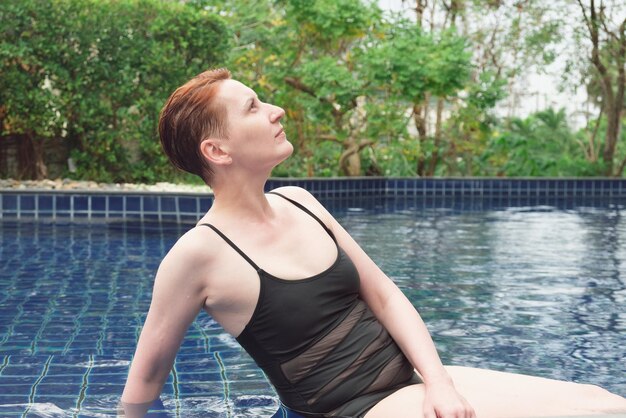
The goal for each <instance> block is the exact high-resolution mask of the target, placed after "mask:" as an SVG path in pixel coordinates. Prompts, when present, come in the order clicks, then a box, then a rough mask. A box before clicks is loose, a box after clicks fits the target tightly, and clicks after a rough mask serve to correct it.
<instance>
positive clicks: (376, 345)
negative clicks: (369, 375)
mask: <svg viewBox="0 0 626 418" xmlns="http://www.w3.org/2000/svg"><path fill="white" fill-rule="evenodd" d="M389 342H390V339H389V337H388V334H387V331H386V330H385V328H383V327H381V331H380V333H378V335H377V336H376V338H375V339H374V340H373V341H372V342H371V343H370V344H369V345H368V346H367V347H366V348H365V350H363V352H362V353H361V354H360V355H359V357H358V358H357V359H356V360H355V361H354V362H352V364H351V365H350V366H349V367H348V368H347V369H346V370H344V371H343V372H341V373H340V374H339V375H337V377H335V378H334V379H333V380H331V381H330V382H328V384H326V385H325V386H324V387H322V388H321V389H320V390H319V391H318V392H317V393H316V394H315V395H313V397H312V398H311V399H309V400H308V401H307V403H308V404H309V405H312V404H314V403H315V402H317V401H318V400H319V398H321V397H322V396H324V395H326V394H327V393H328V392H330V391H331V390H333V389H334V388H335V387H336V386H337V385H339V384H341V383H342V382H343V381H344V380H345V379H346V378H347V377H348V376H350V375H351V374H352V373H354V372H355V371H356V370H357V369H358V368H359V367H360V366H361V365H362V364H363V363H364V362H365V361H367V360H368V359H370V358H371V356H372V355H373V354H375V353H376V352H377V351H378V350H380V349H382V348H385V347H386V346H387V345H388V344H389Z"/></svg>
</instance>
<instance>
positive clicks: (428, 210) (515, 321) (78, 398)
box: [0, 196, 626, 417]
mask: <svg viewBox="0 0 626 418" xmlns="http://www.w3.org/2000/svg"><path fill="white" fill-rule="evenodd" d="M325 203H326V204H327V205H328V206H329V207H330V208H331V210H332V211H333V213H334V214H335V215H336V216H337V217H338V219H339V220H340V222H341V223H342V224H343V225H344V226H345V227H346V228H347V229H348V230H349V231H350V232H351V233H352V234H353V236H354V237H355V238H356V239H357V241H359V242H360V243H361V244H362V245H363V247H364V248H365V249H366V251H367V252H368V253H369V254H370V255H371V257H372V258H373V259H374V260H375V261H377V262H378V263H379V264H380V265H381V267H382V268H383V269H384V270H385V271H386V272H387V273H388V274H389V275H390V276H391V277H392V278H393V279H394V280H395V281H396V282H397V283H398V285H399V286H400V287H401V288H402V289H403V291H404V292H405V293H406V294H407V295H408V296H409V298H410V299H411V301H412V302H413V303H414V304H415V306H416V307H417V308H418V309H419V311H420V313H421V314H422V316H423V317H424V320H425V321H426V323H427V325H428V326H429V328H430V330H431V332H432V333H433V337H434V339H435V342H436V345H437V347H438V349H439V352H440V354H441V356H442V358H443V360H444V362H445V363H453V364H462V365H468V366H476V367H485V368H492V369H497V370H504V371H512V372H520V373H529V374H534V375H540V376H545V377H551V378H557V379H567V380H575V381H581V382H588V383H595V384H599V385H601V386H604V387H606V388H608V389H609V390H611V391H613V392H616V393H619V394H621V395H622V396H624V395H626V361H625V360H626V337H625V335H626V308H625V306H626V303H625V302H626V279H625V278H624V273H623V271H625V270H624V268H623V265H624V263H626V221H624V216H625V215H626V209H625V208H626V199H624V198H616V199H610V200H598V199H594V200H593V201H590V200H588V199H583V198H580V199H574V200H571V199H555V200H548V199H538V200H537V199H530V200H529V199H519V200H518V201H517V202H516V203H515V204H514V205H511V204H510V202H504V203H503V202H499V201H495V202H494V201H485V200H481V201H480V204H479V205H476V206H474V205H470V204H468V203H467V201H464V202H463V203H462V204H460V203H459V201H458V200H449V199H446V198H443V197H442V198H433V199H423V198H416V197H402V196H396V197H390V198H374V197H370V198H368V197H363V198H350V199H348V198H343V199H337V198H328V199H326V201H325ZM191 225H192V224H190V223H189V222H181V223H175V222H155V221H146V222H140V221H137V220H103V219H100V220H99V219H90V220H86V219H72V220H71V221H70V219H56V220H55V221H49V220H45V219H42V220H33V219H22V220H18V219H8V220H7V219H5V220H2V221H1V222H0V239H1V245H0V416H3V417H4V416H7V417H8V416H29V417H30V416H33V417H36V416H41V417H78V416H80V417H108V416H114V415H113V411H114V405H115V403H116V401H117V398H118V397H119V395H120V394H121V391H122V388H123V384H124V380H125V375H126V372H127V368H128V365H129V362H130V358H131V356H132V353H133V351H134V347H135V342H136V338H137V336H138V333H139V330H140V326H141V324H142V322H143V319H144V317H145V313H146V311H147V308H148V304H149V296H150V290H151V282H152V279H153V275H154V272H155V270H156V268H157V266H158V263H159V261H160V259H161V257H162V256H163V255H164V254H165V252H166V251H167V249H168V248H169V247H170V246H171V245H172V244H173V243H174V242H175V240H176V238H177V237H178V236H179V235H181V234H182V233H183V232H184V231H185V230H187V229H188V228H189V227H190V226H191ZM162 399H163V403H164V406H165V410H166V411H167V416H172V417H174V416H181V417H196V416H198V417H199V416H202V417H223V416H237V417H240V416H242V417H246V416H249V417H253V416H254V417H258V416H269V415H271V414H272V413H273V412H274V411H276V409H277V405H278V404H277V401H276V399H275V395H274V392H273V390H272V389H271V387H270V386H269V385H268V384H267V382H266V381H265V379H264V377H263V375H262V373H261V372H260V371H259V370H258V369H257V368H256V367H255V365H254V364H253V362H252V361H251V360H250V358H249V357H248V356H247V355H246V354H245V353H243V352H242V351H241V349H240V348H239V347H238V345H237V343H236V342H235V341H234V339H233V338H231V337H229V336H228V335H226V334H224V333H223V332H222V330H221V329H220V328H219V326H218V325H217V324H216V323H215V322H214V321H212V320H211V319H210V318H209V317H207V316H206V315H201V316H200V317H199V318H198V319H197V320H196V321H195V322H194V324H193V325H192V327H191V328H190V330H189V333H188V335H187V337H186V339H185V341H184V343H183V345H182V347H181V350H180V353H179V356H178V358H177V360H176V364H175V368H174V371H173V373H172V374H171V376H170V377H169V379H168V382H167V383H166V385H165V388H164V392H163V397H162Z"/></svg>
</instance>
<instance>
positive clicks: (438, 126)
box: [428, 97, 444, 177]
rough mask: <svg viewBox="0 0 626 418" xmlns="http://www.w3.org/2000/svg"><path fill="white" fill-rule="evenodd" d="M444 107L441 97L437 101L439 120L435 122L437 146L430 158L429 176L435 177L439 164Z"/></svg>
mask: <svg viewBox="0 0 626 418" xmlns="http://www.w3.org/2000/svg"><path fill="white" fill-rule="evenodd" d="M443 105H444V99H443V98H442V97H439V98H438V99H437V120H436V121H435V145H434V147H433V153H432V155H431V156H430V165H429V168H428V175H429V176H431V177H432V176H434V175H435V169H436V168H437V164H438V163H439V147H440V146H441V124H442V121H441V119H442V117H443Z"/></svg>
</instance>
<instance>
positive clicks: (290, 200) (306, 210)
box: [268, 192, 337, 242]
mask: <svg viewBox="0 0 626 418" xmlns="http://www.w3.org/2000/svg"><path fill="white" fill-rule="evenodd" d="M268 194H275V195H276V196H280V197H282V198H283V199H285V200H288V201H289V202H291V203H293V204H294V205H296V206H297V207H299V208H300V209H302V210H303V211H304V212H306V213H308V214H309V215H311V217H313V219H315V220H316V221H317V222H319V224H320V225H322V228H324V229H325V230H326V232H328V235H330V237H331V238H332V239H333V241H335V242H336V241H337V240H336V239H335V234H333V231H331V230H330V228H329V227H327V226H326V224H325V223H324V222H322V220H321V219H320V218H318V217H317V216H316V215H315V214H314V213H313V212H311V211H310V210H309V209H307V208H306V207H305V206H304V205H302V204H301V203H299V202H296V201H295V200H293V199H290V198H288V197H287V196H285V195H282V194H280V193H277V192H268Z"/></svg>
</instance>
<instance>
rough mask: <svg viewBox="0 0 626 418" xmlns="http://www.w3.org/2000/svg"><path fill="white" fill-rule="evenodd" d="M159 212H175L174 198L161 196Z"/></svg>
mask: <svg viewBox="0 0 626 418" xmlns="http://www.w3.org/2000/svg"><path fill="white" fill-rule="evenodd" d="M161 212H176V198H175V197H170V196H161Z"/></svg>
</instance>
